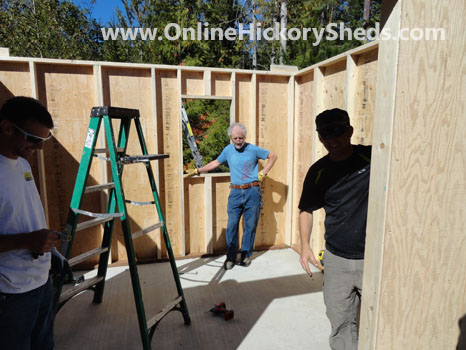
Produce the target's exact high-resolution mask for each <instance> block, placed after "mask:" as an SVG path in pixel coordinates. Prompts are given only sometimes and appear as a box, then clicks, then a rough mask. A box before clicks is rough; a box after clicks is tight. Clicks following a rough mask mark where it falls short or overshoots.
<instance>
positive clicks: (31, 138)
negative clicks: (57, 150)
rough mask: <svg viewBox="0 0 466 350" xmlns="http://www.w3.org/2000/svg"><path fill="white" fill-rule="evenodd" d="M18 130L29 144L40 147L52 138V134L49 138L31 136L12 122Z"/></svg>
mask: <svg viewBox="0 0 466 350" xmlns="http://www.w3.org/2000/svg"><path fill="white" fill-rule="evenodd" d="M10 123H11V124H12V125H13V126H14V127H15V128H16V129H18V130H19V131H21V132H22V133H23V135H24V139H25V140H26V141H27V142H30V143H33V144H35V145H38V144H39V143H41V142H44V141H47V140H48V139H50V138H51V137H52V133H50V134H49V136H47V137H40V136H37V135H33V134H30V133H28V132H26V131H24V130H23V129H21V128H20V127H19V126H18V125H16V124H15V123H12V122H10Z"/></svg>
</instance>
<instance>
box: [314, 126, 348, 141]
mask: <svg viewBox="0 0 466 350" xmlns="http://www.w3.org/2000/svg"><path fill="white" fill-rule="evenodd" d="M347 129H348V127H347V126H337V127H335V128H332V129H328V130H321V131H319V135H320V136H321V137H322V138H323V139H324V140H328V139H329V138H331V137H338V136H341V135H343V134H344V133H345V132H346V130H347Z"/></svg>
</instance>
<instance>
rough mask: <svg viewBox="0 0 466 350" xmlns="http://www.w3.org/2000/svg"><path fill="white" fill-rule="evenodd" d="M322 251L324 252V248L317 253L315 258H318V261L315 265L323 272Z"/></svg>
mask: <svg viewBox="0 0 466 350" xmlns="http://www.w3.org/2000/svg"><path fill="white" fill-rule="evenodd" d="M324 252H325V250H321V251H320V252H319V254H318V255H317V259H318V263H319V264H318V265H317V268H318V269H319V270H320V271H322V272H324ZM319 265H320V266H319Z"/></svg>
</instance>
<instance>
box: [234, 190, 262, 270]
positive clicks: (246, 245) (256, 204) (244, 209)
mask: <svg viewBox="0 0 466 350" xmlns="http://www.w3.org/2000/svg"><path fill="white" fill-rule="evenodd" d="M261 201H262V192H261V189H260V187H259V186H253V187H250V188H246V189H235V188H232V189H231V190H230V195H229V197H228V225H227V260H230V261H236V254H237V252H238V227H239V221H240V219H241V215H243V220H244V229H243V240H242V242H241V251H242V252H245V254H246V256H247V257H249V256H251V255H252V250H253V248H254V238H255V236H256V228H257V223H258V221H259V216H260V211H261Z"/></svg>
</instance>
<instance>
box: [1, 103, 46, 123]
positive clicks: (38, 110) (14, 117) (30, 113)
mask: <svg viewBox="0 0 466 350" xmlns="http://www.w3.org/2000/svg"><path fill="white" fill-rule="evenodd" d="M0 120H9V121H11V122H13V123H15V124H16V125H18V126H19V127H22V126H23V125H24V124H25V122H26V121H28V120H34V121H37V122H39V123H41V124H42V125H45V126H46V127H47V128H49V129H52V128H53V120H52V116H51V115H50V113H49V111H47V108H45V107H44V106H43V105H42V103H40V102H39V101H38V100H36V99H34V98H32V97H26V96H16V97H12V98H10V99H9V100H7V101H5V103H4V104H3V106H2V108H0Z"/></svg>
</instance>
